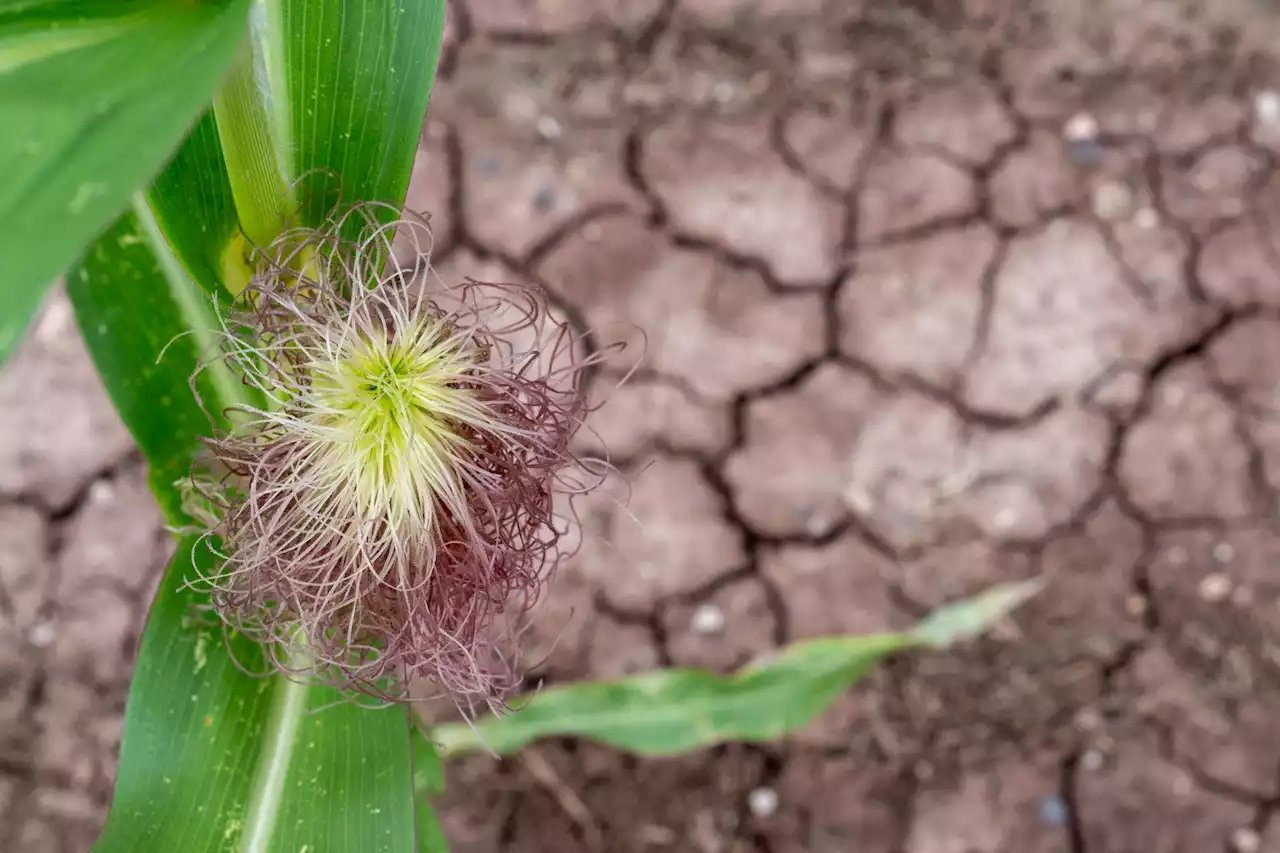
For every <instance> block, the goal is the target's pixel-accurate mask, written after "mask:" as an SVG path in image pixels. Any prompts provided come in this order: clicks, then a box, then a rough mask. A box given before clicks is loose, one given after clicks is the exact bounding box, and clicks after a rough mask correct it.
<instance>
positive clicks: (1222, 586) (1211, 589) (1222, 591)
mask: <svg viewBox="0 0 1280 853" xmlns="http://www.w3.org/2000/svg"><path fill="white" fill-rule="evenodd" d="M1230 594H1231V578H1229V577H1227V576H1226V575H1224V574H1223V573H1222V572H1211V573H1210V574H1207V575H1205V576H1204V577H1203V578H1202V579H1201V580H1200V598H1201V599H1202V600H1204V601H1208V602H1210V603H1211V604H1216V603H1217V602H1219V601H1225V600H1226V598H1227V596H1229V595H1230Z"/></svg>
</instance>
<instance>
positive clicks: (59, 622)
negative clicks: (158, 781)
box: [0, 0, 1280, 853]
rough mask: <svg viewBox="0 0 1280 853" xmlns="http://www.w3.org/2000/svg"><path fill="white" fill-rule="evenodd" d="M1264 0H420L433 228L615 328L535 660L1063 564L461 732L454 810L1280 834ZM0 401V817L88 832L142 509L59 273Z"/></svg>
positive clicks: (1138, 846)
mask: <svg viewBox="0 0 1280 853" xmlns="http://www.w3.org/2000/svg"><path fill="white" fill-rule="evenodd" d="M1278 35H1280V19H1277V18H1276V17H1275V16H1274V12H1273V10H1271V9H1270V8H1269V7H1268V5H1267V4H1266V3H1263V2H1261V0H1238V2H1234V1H1233V2H1222V3H1212V4H1198V3H1191V2H1178V0H1148V2H1143V3H1134V2H1126V0H1077V2H1073V3H1048V2H1041V3H1025V2H1014V0H963V2H961V0H956V2H948V3H943V2H937V0H932V1H931V0H912V2H905V3H903V2H893V3H890V2H887V0H886V2H878V0H862V2H849V0H839V2H824V0H754V2H749V0H646V1H645V2H626V3H623V2H617V0H614V2H604V3H593V2H587V0H467V2H465V3H464V2H459V0H454V2H453V3H452V4H451V18H450V29H449V36H448V47H447V51H446V55H445V59H444V62H443V67H442V80H441V83H440V85H439V87H438V89H437V92H436V94H435V96H434V98H433V104H432V107H431V118H430V121H429V122H428V127H427V129H426V133H425V134H424V137H423V144H422V150H421V153H420V156H419V161H418V164H417V167H416V169H415V173H414V174H415V178H414V186H413V188H412V189H411V198H410V206H412V207H414V208H416V209H421V210H424V211H428V212H430V213H431V214H432V223H433V229H434V234H435V238H436V244H435V248H434V252H433V256H432V258H431V262H432V263H434V264H435V265H436V266H437V267H438V268H439V269H440V270H441V272H442V273H445V274H447V275H453V276H459V275H463V274H470V275H474V276H477V277H493V276H506V277H511V276H515V277H530V278H534V279H536V280H539V281H542V282H543V283H545V284H546V285H547V286H548V287H549V288H550V289H551V291H552V292H553V293H554V294H555V295H556V298H557V300H558V301H559V303H560V304H561V307H562V308H563V310H564V311H566V312H567V313H568V315H569V316H570V317H572V318H573V319H574V322H576V323H579V324H580V325H582V326H583V327H584V328H585V327H586V326H592V327H595V328H597V329H599V336H598V338H597V340H598V341H600V342H601V343H605V342H607V340H609V339H615V338H619V337H621V338H626V337H628V336H632V335H633V331H632V330H633V329H634V328H635V327H637V326H638V327H640V328H642V329H643V330H644V331H645V332H646V333H647V346H646V359H645V362H644V364H643V367H642V369H641V371H640V372H639V373H638V374H637V375H636V376H635V377H634V378H633V379H632V380H631V381H630V382H629V383H628V384H626V385H624V386H623V387H622V388H621V389H618V390H616V391H613V392H612V393H611V394H610V395H609V396H610V397H611V401H610V403H609V405H608V406H606V407H605V408H604V409H603V410H602V411H600V412H599V413H598V415H597V416H596V419H595V422H594V426H595V428H596V430H597V431H598V433H599V434H600V436H601V437H602V438H603V439H604V441H605V442H606V443H607V445H608V446H609V447H610V449H611V452H612V455H613V458H614V460H615V461H616V462H617V464H618V466H619V468H620V469H621V470H622V472H623V474H627V475H630V480H631V483H630V493H631V498H630V503H629V505H628V507H627V511H625V512H624V511H622V510H621V509H619V508H618V507H617V506H616V505H615V503H614V501H615V499H616V497H617V496H618V495H620V494H623V493H624V490H623V488H622V484H621V483H620V482H619V483H617V484H615V486H616V487H614V488H611V490H610V491H609V494H606V495H604V496H602V497H601V498H600V499H599V500H598V501H596V502H594V503H593V504H592V505H591V506H590V507H587V508H586V511H585V512H584V513H583V518H584V548H583V550H582V552H581V554H580V555H579V557H578V558H577V559H575V560H574V561H573V562H572V563H571V564H569V565H567V566H566V567H565V568H564V569H563V571H562V572H561V574H560V577H559V579H558V581H557V586H556V587H555V589H554V592H553V595H552V596H551V600H550V601H549V602H548V605H547V610H546V614H545V619H544V622H545V624H546V625H547V626H549V627H546V628H545V630H544V629H542V628H540V629H539V630H537V631H535V632H534V634H533V636H532V637H531V641H532V643H533V645H534V646H535V648H534V649H533V650H532V652H531V658H534V659H541V658H543V657H545V663H544V664H542V665H541V666H540V667H539V670H538V671H537V672H536V673H534V675H535V676H536V677H537V678H539V679H542V680H544V681H546V682H563V681H567V680H572V679H581V678H590V677H605V676H614V675H620V674H623V673H627V672H634V671H637V670H639V669H644V668H648V667H652V666H657V665H663V664H669V663H680V664H686V663H687V664H697V665H706V666H712V667H717V668H726V669H727V668H731V667H734V666H737V665H739V664H741V663H742V662H744V661H746V660H749V659H750V658H751V657H753V656H754V655H756V654H759V653H760V652H762V651H767V650H768V649H770V648H773V647H775V646H777V645H779V644H782V643H786V642H788V641H790V640H794V639H797V638H800V637H805V636H812V635H815V634H820V633H826V632H838V631H859V632H861V631H874V630H882V629H888V628H893V627H897V626H901V625H903V624H906V623H908V622H909V621H910V620H911V619H912V618H914V617H916V616H917V615H919V614H920V613H921V612H924V611H925V610H926V609H927V608H929V607H932V606H934V605H936V604H938V603H939V602H942V601H944V600H949V599H952V598H954V597H956V596H960V595H963V594H966V593H969V592H973V591H975V590H978V589H980V588H982V587H984V586H986V585H988V584H991V583H993V582H997V581H1002V580H1009V579H1013V578H1021V577H1028V576H1032V575H1045V576H1046V577H1047V578H1048V579H1049V581H1050V584H1051V587H1050V590H1049V591H1048V592H1047V593H1046V594H1044V595H1042V596H1041V597H1040V598H1039V599H1037V600H1035V601H1033V602H1032V603H1031V604H1030V605H1029V606H1028V607H1026V608H1025V609H1024V610H1023V611H1022V612H1021V613H1019V614H1018V615H1017V617H1016V618H1014V619H1012V620H1010V621H1009V623H1008V624H1005V625H1002V626H1000V627H999V628H998V629H997V630H996V631H995V632H994V634H993V636H991V637H989V638H986V639H984V640H982V641H981V642H978V643H975V644H972V645H970V646H968V647H966V648H964V649H960V650H957V651H955V652H953V653H950V654H945V655H943V654H935V655H929V656H917V657H912V658H909V659H904V660H899V661H895V662H894V663H892V664H891V665H890V666H888V667H886V668H884V669H882V670H880V671H879V672H877V673H876V674H875V675H874V676H873V677H871V678H870V679H869V680H868V681H867V682H866V683H865V684H864V685H862V686H861V687H860V688H859V689H857V690H855V691H852V692H850V693H849V694H848V695H847V696H846V697H844V698H842V699H841V701H840V702H838V703H837V705H836V706H835V707H834V708H832V710H831V711H830V712H829V713H828V714H826V715H824V717H823V718H822V719H821V720H820V721H819V722H818V723H816V724H815V725H814V726H812V727H810V728H809V729H808V730H806V731H805V732H803V733H801V734H800V735H797V736H796V737H794V738H792V739H789V740H788V741H786V742H783V743H778V744H773V745H768V746H726V747H721V748H717V749H712V750H707V751H704V752H701V753H699V754H697V755H694V756H689V757H685V758H680V759H670V760H662V761H652V760H639V759H635V758H632V757H628V756H625V755H621V754H618V753H616V752H613V751H611V750H607V749H603V748H601V747H598V746H595V745H592V744H589V743H585V742H578V741H573V740H564V741H555V742H550V743H546V744H542V745H539V746H538V747H536V748H535V749H533V750H531V751H529V752H528V753H526V754H524V755H522V756H520V757H517V758H513V759H507V760H504V761H496V760H493V759H491V758H489V757H484V756H481V757H472V758H468V759H465V760H462V761H458V762H456V763H455V764H454V766H452V767H451V768H450V771H451V772H450V783H451V789H450V792H449V794H448V795H447V796H446V797H445V798H444V800H443V802H442V803H441V808H442V810H443V815H444V820H445V824H446V828H447V830H448V832H449V834H450V836H451V838H452V839H453V841H454V845H455V849H456V850H459V851H499V850H503V851H511V853H515V851H539V850H546V851H552V850H555V851H561V850H601V851H631V850H636V851H641V850H644V851H659V850H672V851H692V853H716V851H723V852H724V853H728V851H753V853H758V851H773V852H774V853H783V851H796V853H799V851H810V853H822V851H833V853H834V851H849V850H858V851H867V853H877V851H884V853H900V852H901V853H970V851H975V852H978V851H980V853H1006V851H1007V853H1015V851H1016V853H1022V851H1033V853H1040V852H1041V851H1043V853H1059V852H1060V853H1138V851H1141V853H1204V851H1235V853H1256V851H1280V820H1276V819H1273V816H1274V813H1275V812H1276V810H1277V808H1278V807H1280V747H1278V746H1277V744H1280V723H1277V720H1278V719H1280V715H1278V712H1280V617H1278V616H1277V613H1280V610H1278V606H1280V600H1278V597H1277V596H1278V593H1280V574H1277V573H1276V569H1275V561H1276V557H1277V556H1280V524H1278V523H1277V509H1280V428H1278V427H1277V423H1278V422H1277V420H1276V418H1275V412H1276V411H1277V403H1276V400H1275V399H1274V398H1275V393H1276V392H1275V388H1276V383H1277V380H1278V379H1280V362H1278V361H1277V358H1278V357H1280V346H1278V345H1277V344H1276V341H1277V340H1280V336H1278V335H1277V332H1280V240H1278V239H1277V237H1276V234H1277V231H1276V226H1277V225H1280V189H1278V187H1280V185H1278V184H1277V183H1276V182H1275V180H1274V179H1273V178H1274V175H1275V167H1276V164H1277V158H1280V88H1276V87H1280V67H1278V66H1277V63H1276V62H1275V57H1274V56H1273V55H1272V54H1270V53H1268V52H1267V51H1268V49H1269V47H1268V46H1274V45H1275V44H1276V43H1280V42H1278V41H1277V38H1276V37H1277V36H1278ZM1270 49H1274V48H1273V47H1272V48H1270ZM628 357H630V354H629V355H628ZM630 366H631V365H630V363H629V362H626V361H625V360H617V361H613V362H609V363H606V365H605V366H604V367H603V369H602V370H600V371H599V372H598V373H597V375H596V377H595V382H596V388H595V391H596V392H597V393H598V394H600V395H601V396H603V395H604V394H605V392H606V390H608V389H610V388H612V387H613V385H614V384H615V383H616V380H617V378H618V377H620V376H621V375H623V374H624V373H625V372H626V371H627V370H629V368H630ZM0 403H7V405H0V410H3V412H4V414H3V416H2V417H0V538H2V539H3V541H4V542H5V547H4V548H3V550H0V632H2V634H3V642H0V686H2V688H3V689H0V827H3V828H2V829H0V848H3V849H6V850H7V849H14V850H23V851H34V853H44V851H73V850H84V849H87V847H88V845H89V844H90V842H91V840H92V838H93V836H94V833H95V831H96V829H97V827H98V826H99V825H100V823H101V820H102V818H103V815H104V813H105V808H106V806H107V803H108V800H109V792H110V783H111V778H112V773H113V763H114V757H113V756H114V750H115V748H116V745H117V741H118V738H119V730H120V712H121V709H122V707H123V702H124V698H125V694H126V691H127V685H128V671H129V668H130V665H131V664H130V661H131V655H132V652H133V648H134V644H135V642H136V632H137V630H138V627H139V626H140V624H141V618H142V615H143V613H144V611H145V607H146V602H147V600H148V596H149V591H150V589H151V587H152V585H153V584H154V582H155V578H156V576H157V573H158V571H159V569H160V567H161V566H162V565H163V562H164V558H165V554H166V544H165V537H164V534H163V531H161V529H160V524H159V518H158V515H157V513H156V511H155V509H154V508H153V507H152V505H151V502H150V500H149V498H148V497H147V496H146V491H145V474H144V471H143V469H142V466H141V463H140V460H139V459H138V458H137V455H136V453H135V452H134V451H133V450H131V449H130V445H129V442H128V439H127V436H126V435H125V433H124V431H123V429H122V428H121V427H120V426H119V424H118V422H117V421H116V420H115V418H114V416H113V415H112V414H111V411H110V406H109V404H108V403H107V401H106V400H105V398H104V396H103V394H102V392H101V390H100V388H99V387H98V384H97V381H96V379H95V378H94V376H93V373H92V369H91V367H90V366H89V364H88V361H87V358H86V357H85V355H84V352H83V349H82V346H81V344H80V342H79V340H78V339H77V337H76V336H75V334H74V331H73V328H72V324H71V323H70V320H69V313H68V309H67V307H66V303H65V300H64V299H63V298H62V297H60V296H55V297H54V299H53V300H52V301H51V302H50V304H49V306H48V307H47V308H46V311H45V313H44V315H43V317H42V318H41V319H40V320H39V322H38V323H37V325H36V327H35V330H34V332H33V335H32V337H31V339H30V340H29V341H28V342H27V344H26V346H25V347H24V348H23V350H22V351H21V352H20V353H19V355H18V356H17V357H16V358H15V359H13V360H12V362H11V363H10V364H8V365H6V367H5V368H4V370H3V372H2V373H0ZM585 447H586V445H585V444H584V448H585ZM557 640H558V641H557ZM547 653H549V656H547Z"/></svg>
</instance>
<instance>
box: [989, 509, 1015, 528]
mask: <svg viewBox="0 0 1280 853" xmlns="http://www.w3.org/2000/svg"><path fill="white" fill-rule="evenodd" d="M991 525H992V527H994V528H995V530H996V532H997V533H1008V532H1009V531H1010V530H1012V529H1013V528H1014V527H1016V526H1017V525H1018V511H1017V510H1016V509H1014V508H1013V507H1011V506H1006V507H1002V508H1001V509H1000V510H999V511H998V512H997V513H996V514H995V517H994V518H993V519H991Z"/></svg>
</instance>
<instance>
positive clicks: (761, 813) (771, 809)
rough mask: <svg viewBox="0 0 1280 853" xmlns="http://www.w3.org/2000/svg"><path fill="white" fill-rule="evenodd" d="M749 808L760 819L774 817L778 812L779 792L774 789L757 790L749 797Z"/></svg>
mask: <svg viewBox="0 0 1280 853" xmlns="http://www.w3.org/2000/svg"><path fill="white" fill-rule="evenodd" d="M747 808H749V809H751V814H753V815H755V816H756V817H758V818H767V817H772V816H773V815H774V814H776V813H777V811H778V792H777V791H775V790H773V789H772V788H756V789H755V790H754V791H752V792H751V793H750V794H748V795H747Z"/></svg>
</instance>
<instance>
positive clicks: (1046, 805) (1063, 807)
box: [1040, 795, 1067, 826]
mask: <svg viewBox="0 0 1280 853" xmlns="http://www.w3.org/2000/svg"><path fill="white" fill-rule="evenodd" d="M1040 820H1042V821H1043V822H1045V823H1048V824H1052V825H1053V826H1061V825H1062V824H1064V823H1066V822H1067V804H1066V801H1064V800H1063V799H1062V797H1059V796H1057V795H1054V796H1052V797H1045V798H1044V799H1043V800H1041V801H1040Z"/></svg>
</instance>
